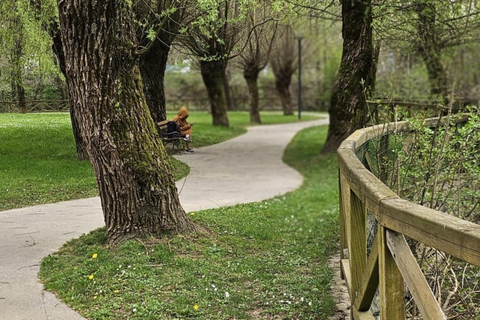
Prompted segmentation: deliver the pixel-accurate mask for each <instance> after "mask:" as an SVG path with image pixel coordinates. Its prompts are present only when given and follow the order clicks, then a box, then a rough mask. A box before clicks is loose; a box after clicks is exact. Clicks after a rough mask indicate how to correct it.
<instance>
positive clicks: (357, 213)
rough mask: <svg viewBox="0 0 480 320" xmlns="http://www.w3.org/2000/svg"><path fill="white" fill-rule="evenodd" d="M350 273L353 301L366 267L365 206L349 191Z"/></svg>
mask: <svg viewBox="0 0 480 320" xmlns="http://www.w3.org/2000/svg"><path fill="white" fill-rule="evenodd" d="M350 216H351V221H350V252H349V254H350V271H351V273H352V274H351V277H352V288H351V292H350V297H351V299H352V301H355V298H356V297H357V294H358V292H359V290H360V288H361V286H362V281H363V273H364V270H365V266H366V265H367V227H366V221H367V215H366V210H365V205H364V204H363V203H362V201H361V200H360V199H359V198H358V196H357V195H356V194H355V193H354V192H353V191H350Z"/></svg>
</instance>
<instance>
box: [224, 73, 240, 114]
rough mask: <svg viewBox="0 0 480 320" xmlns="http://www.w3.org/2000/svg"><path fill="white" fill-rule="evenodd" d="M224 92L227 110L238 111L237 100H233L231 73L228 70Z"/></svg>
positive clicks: (225, 75) (225, 76)
mask: <svg viewBox="0 0 480 320" xmlns="http://www.w3.org/2000/svg"><path fill="white" fill-rule="evenodd" d="M223 90H224V91H225V100H226V101H227V110H229V111H234V110H237V109H238V108H237V105H236V104H235V100H234V99H233V94H232V87H231V86H230V72H229V71H228V69H225V74H224V75H223Z"/></svg>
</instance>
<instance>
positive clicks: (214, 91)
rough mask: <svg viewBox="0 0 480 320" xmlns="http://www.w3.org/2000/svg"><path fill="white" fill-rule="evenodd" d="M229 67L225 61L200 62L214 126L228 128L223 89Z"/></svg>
mask: <svg viewBox="0 0 480 320" xmlns="http://www.w3.org/2000/svg"><path fill="white" fill-rule="evenodd" d="M226 66H227V63H226V61H224V60H214V61H200V71H201V73H202V79H203V83H204V84H205V87H206V88H207V93H208V99H209V100H210V108H211V111H212V117H213V125H214V126H223V127H228V125H229V124H228V115H227V101H226V99H225V91H224V89H223V76H224V74H225V68H226Z"/></svg>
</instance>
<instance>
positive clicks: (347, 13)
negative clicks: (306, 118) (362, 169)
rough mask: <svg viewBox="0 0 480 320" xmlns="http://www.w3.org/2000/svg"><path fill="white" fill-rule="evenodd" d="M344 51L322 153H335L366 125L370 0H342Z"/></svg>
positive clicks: (368, 84) (370, 46)
mask: <svg viewBox="0 0 480 320" xmlns="http://www.w3.org/2000/svg"><path fill="white" fill-rule="evenodd" d="M342 21H343V27H342V35H343V53H342V61H341V63H340V69H339V71H338V75H337V79H336V81H335V84H334V87H333V90H332V96H331V100H330V110H329V114H330V126H329V129H328V136H327V141H326V143H325V146H324V148H323V150H322V152H323V153H331V152H336V151H337V149H338V147H339V146H340V143H341V142H342V141H343V140H344V139H345V138H347V137H348V136H349V135H350V134H352V133H353V132H354V131H355V130H357V129H360V128H362V127H363V126H365V125H366V120H367V113H368V112H367V111H368V108H367V101H366V97H365V93H364V89H365V88H368V87H370V85H371V83H370V82H371V79H370V78H369V73H370V70H371V68H372V60H373V43H372V7H371V0H353V1H352V0H342Z"/></svg>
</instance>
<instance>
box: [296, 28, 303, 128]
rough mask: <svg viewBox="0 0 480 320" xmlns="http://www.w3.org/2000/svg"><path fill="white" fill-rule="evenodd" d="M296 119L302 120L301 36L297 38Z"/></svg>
mask: <svg viewBox="0 0 480 320" xmlns="http://www.w3.org/2000/svg"><path fill="white" fill-rule="evenodd" d="M297 39H298V119H299V120H300V119H301V118H302V39H303V37H302V36H298V37H297Z"/></svg>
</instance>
